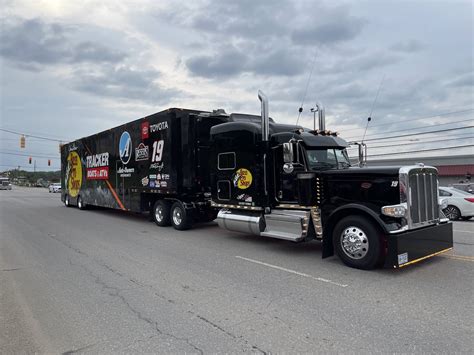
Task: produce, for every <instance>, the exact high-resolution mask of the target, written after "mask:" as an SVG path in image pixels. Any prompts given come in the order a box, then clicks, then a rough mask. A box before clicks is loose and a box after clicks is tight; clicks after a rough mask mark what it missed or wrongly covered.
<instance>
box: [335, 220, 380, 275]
mask: <svg viewBox="0 0 474 355" xmlns="http://www.w3.org/2000/svg"><path fill="white" fill-rule="evenodd" d="M380 235H381V233H380V231H379V229H378V228H377V226H375V225H374V223H373V222H372V221H370V220H369V219H367V218H365V217H362V216H347V217H344V218H343V219H342V220H340V221H339V222H338V223H337V224H336V227H335V228H334V231H333V246H334V250H335V251H336V254H337V256H339V258H340V259H341V260H342V262H343V263H344V264H346V265H347V266H350V267H353V268H356V269H362V270H371V269H374V268H375V267H377V266H379V265H380V264H382V262H383V260H382V248H381V246H382V242H381V238H380Z"/></svg>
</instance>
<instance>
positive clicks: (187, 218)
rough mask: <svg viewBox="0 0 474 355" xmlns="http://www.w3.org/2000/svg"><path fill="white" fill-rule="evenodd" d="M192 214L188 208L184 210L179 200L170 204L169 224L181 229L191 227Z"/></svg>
mask: <svg viewBox="0 0 474 355" xmlns="http://www.w3.org/2000/svg"><path fill="white" fill-rule="evenodd" d="M192 223H193V216H192V214H191V211H190V210H186V209H185V208H184V206H183V204H182V203H181V202H180V201H176V202H175V203H173V205H172V206H171V224H172V225H173V227H174V228H175V229H177V230H180V231H183V230H186V229H189V228H191V226H192Z"/></svg>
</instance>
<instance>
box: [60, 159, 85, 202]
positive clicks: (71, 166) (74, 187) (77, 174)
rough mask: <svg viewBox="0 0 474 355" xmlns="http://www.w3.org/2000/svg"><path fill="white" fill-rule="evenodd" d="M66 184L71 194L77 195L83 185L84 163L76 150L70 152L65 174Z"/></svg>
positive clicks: (72, 195)
mask: <svg viewBox="0 0 474 355" xmlns="http://www.w3.org/2000/svg"><path fill="white" fill-rule="evenodd" d="M65 175H66V176H65V181H64V182H65V185H66V187H67V191H68V194H69V196H71V197H76V196H77V195H78V194H79V190H80V189H81V185H82V163H81V158H80V157H79V154H77V152H76V151H72V152H70V153H69V155H68V157H67V167H66V174H65Z"/></svg>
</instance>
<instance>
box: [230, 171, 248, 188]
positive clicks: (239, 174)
mask: <svg viewBox="0 0 474 355" xmlns="http://www.w3.org/2000/svg"><path fill="white" fill-rule="evenodd" d="M250 185H252V173H251V172H250V171H249V170H247V169H243V168H241V169H238V170H237V171H236V172H235V175H234V186H236V187H238V188H239V189H241V190H245V189H248V188H249V187H250Z"/></svg>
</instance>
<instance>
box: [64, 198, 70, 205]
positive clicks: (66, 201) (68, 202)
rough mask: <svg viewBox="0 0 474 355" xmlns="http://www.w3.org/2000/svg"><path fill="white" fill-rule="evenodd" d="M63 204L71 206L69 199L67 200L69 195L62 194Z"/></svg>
mask: <svg viewBox="0 0 474 355" xmlns="http://www.w3.org/2000/svg"><path fill="white" fill-rule="evenodd" d="M64 205H65V206H66V207H71V201H70V200H69V195H66V196H64Z"/></svg>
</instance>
